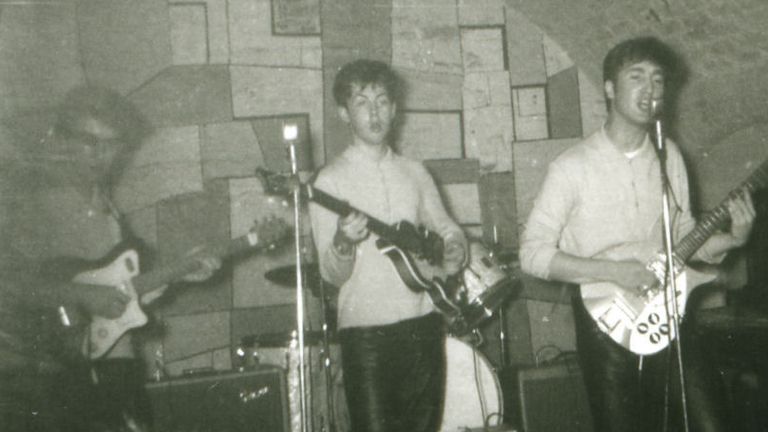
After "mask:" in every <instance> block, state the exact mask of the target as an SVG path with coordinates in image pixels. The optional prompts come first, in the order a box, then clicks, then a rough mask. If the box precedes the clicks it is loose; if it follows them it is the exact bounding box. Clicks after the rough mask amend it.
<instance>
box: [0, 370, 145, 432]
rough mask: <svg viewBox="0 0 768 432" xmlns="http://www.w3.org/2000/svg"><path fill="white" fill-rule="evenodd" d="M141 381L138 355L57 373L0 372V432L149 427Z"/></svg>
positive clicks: (91, 431)
mask: <svg viewBox="0 0 768 432" xmlns="http://www.w3.org/2000/svg"><path fill="white" fill-rule="evenodd" d="M92 367H93V369H92ZM94 374H95V375H96V376H98V378H99V381H98V384H97V383H94V382H93V376H94ZM143 384H144V376H143V374H142V369H141V367H140V363H139V362H138V361H137V360H103V361H98V362H96V363H94V364H93V365H88V364H87V363H85V362H84V363H82V364H79V365H70V366H69V367H67V368H66V369H63V370H61V371H59V372H56V373H51V372H46V373H41V372H38V371H34V370H16V371H13V372H8V373H0V431H1V432H118V431H119V432H122V431H127V432H133V431H137V430H138V431H145V430H149V427H148V425H149V424H150V423H151V413H150V409H149V399H148V397H147V395H146V392H145V391H144V386H143Z"/></svg>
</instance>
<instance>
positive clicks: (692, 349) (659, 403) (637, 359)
mask: <svg viewBox="0 0 768 432" xmlns="http://www.w3.org/2000/svg"><path fill="white" fill-rule="evenodd" d="M573 310H574V321H575V323H576V343H577V347H578V351H579V364H580V366H581V370H582V373H583V377H584V384H585V385H586V390H587V395H588V397H589V403H590V407H591V411H592V419H593V423H594V426H595V428H594V430H595V431H598V432H624V431H632V432H648V431H682V430H684V428H683V425H684V423H683V420H682V418H683V414H682V409H681V407H682V403H681V400H682V398H681V392H680V378H679V374H678V366H677V355H676V354H675V350H674V344H673V345H671V347H668V348H666V349H664V350H662V351H661V352H659V353H656V354H653V355H649V356H642V357H641V356H638V355H636V354H634V353H632V352H630V351H629V350H627V349H625V348H624V347H622V346H620V345H618V344H617V343H615V342H614V341H613V340H612V339H611V338H610V337H609V336H607V335H606V334H604V333H603V332H602V331H601V330H600V329H599V328H598V327H597V324H596V323H595V322H594V320H593V319H592V317H590V315H589V313H588V312H587V310H586V309H585V308H584V304H583V302H582V300H581V298H580V297H579V296H576V297H575V298H574V300H573ZM684 323H685V322H684ZM681 327H682V328H681V333H682V336H683V338H682V340H681V343H682V346H683V363H684V368H683V369H684V377H685V381H686V390H687V392H686V398H687V402H688V404H687V407H688V410H687V413H688V423H689V431H690V432H699V431H702V432H703V431H707V432H709V431H712V432H715V431H725V430H727V429H726V426H725V420H724V416H725V413H724V406H725V403H724V402H723V401H721V400H719V399H724V397H723V395H724V383H723V382H722V380H721V378H720V375H719V374H718V373H717V370H716V369H715V368H714V366H713V365H712V362H711V361H710V359H709V356H708V354H707V352H706V350H705V349H704V346H703V344H702V342H703V341H702V340H700V337H699V336H698V335H697V334H696V333H695V332H694V331H692V329H690V328H687V326H685V325H682V326H681ZM641 358H642V360H641Z"/></svg>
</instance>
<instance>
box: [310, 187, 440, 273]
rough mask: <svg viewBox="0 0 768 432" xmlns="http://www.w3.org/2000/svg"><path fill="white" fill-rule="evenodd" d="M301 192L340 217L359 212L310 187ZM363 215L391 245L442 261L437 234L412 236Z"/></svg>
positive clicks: (369, 226) (370, 226)
mask: <svg viewBox="0 0 768 432" xmlns="http://www.w3.org/2000/svg"><path fill="white" fill-rule="evenodd" d="M302 192H303V193H304V194H305V195H306V196H307V197H308V198H309V199H310V200H312V201H314V202H316V203H318V204H320V205H321V206H323V207H325V208H327V209H328V210H330V211H332V212H334V213H337V214H339V215H341V216H346V215H348V214H349V213H351V212H353V211H359V210H357V209H356V208H354V207H352V206H351V205H349V203H347V202H346V201H342V200H340V199H338V198H336V197H334V196H332V195H330V194H328V193H326V192H323V191H322V190H320V189H317V188H315V187H313V186H311V185H302ZM361 213H362V212H361ZM363 214H364V215H365V216H366V217H367V218H368V229H370V230H371V231H372V232H374V233H375V234H377V235H378V236H379V237H383V238H385V239H387V240H389V241H391V242H392V244H394V245H395V246H397V247H399V248H400V249H403V250H405V251H408V252H411V253H414V254H416V255H417V256H419V257H423V258H426V259H427V260H428V261H431V262H440V261H441V260H442V247H435V245H434V242H441V241H442V240H440V239H439V236H438V235H437V234H434V233H429V232H427V233H424V235H423V236H421V235H412V234H414V233H416V230H415V229H414V230H413V231H414V233H411V232H405V231H403V232H401V231H399V230H398V229H397V228H396V226H392V225H389V224H386V223H384V222H383V221H381V220H379V219H376V218H374V217H372V216H370V215H368V214H365V213H363ZM417 234H420V233H417Z"/></svg>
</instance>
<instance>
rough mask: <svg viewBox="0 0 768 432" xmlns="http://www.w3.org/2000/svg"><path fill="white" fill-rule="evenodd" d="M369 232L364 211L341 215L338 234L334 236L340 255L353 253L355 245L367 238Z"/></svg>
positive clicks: (337, 227) (337, 228)
mask: <svg viewBox="0 0 768 432" xmlns="http://www.w3.org/2000/svg"><path fill="white" fill-rule="evenodd" d="M368 234H369V230H368V218H367V217H365V215H364V214H362V213H359V212H352V213H350V214H348V215H346V216H343V217H339V221H338V223H337V224H336V234H335V235H334V236H333V247H334V249H336V252H338V253H339V255H342V256H349V255H352V252H353V251H354V248H355V245H357V244H358V243H360V242H361V241H363V240H365V238H366V237H368Z"/></svg>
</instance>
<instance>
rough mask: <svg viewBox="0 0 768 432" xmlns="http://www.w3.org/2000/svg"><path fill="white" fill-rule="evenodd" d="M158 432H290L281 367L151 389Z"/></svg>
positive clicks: (203, 377) (191, 379) (162, 384)
mask: <svg viewBox="0 0 768 432" xmlns="http://www.w3.org/2000/svg"><path fill="white" fill-rule="evenodd" d="M146 388H147V391H148V393H149V398H150V401H151V404H152V410H153V417H154V423H155V430H156V431H157V432H182V431H183V432H267V431H268V432H272V431H274V432H288V431H289V430H290V421H289V417H288V394H287V391H286V381H285V372H284V370H283V369H282V368H280V367H272V366H259V367H258V368H257V369H253V370H247V371H244V372H220V373H218V372H217V373H211V374H207V375H201V376H190V377H182V378H174V379H170V380H167V381H161V382H153V383H149V384H147V385H146Z"/></svg>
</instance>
